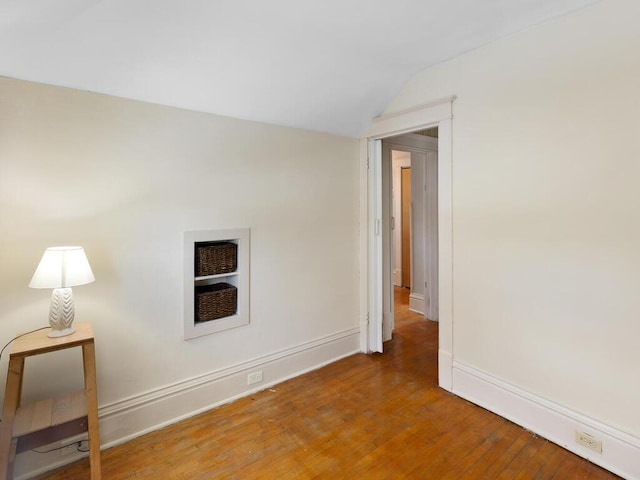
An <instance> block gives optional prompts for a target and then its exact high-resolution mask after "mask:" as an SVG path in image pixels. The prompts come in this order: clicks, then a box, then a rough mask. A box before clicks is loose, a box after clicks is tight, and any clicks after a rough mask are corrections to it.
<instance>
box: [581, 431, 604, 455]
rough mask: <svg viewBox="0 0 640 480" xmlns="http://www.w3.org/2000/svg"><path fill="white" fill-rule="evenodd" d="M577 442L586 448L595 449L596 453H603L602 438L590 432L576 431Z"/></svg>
mask: <svg viewBox="0 0 640 480" xmlns="http://www.w3.org/2000/svg"><path fill="white" fill-rule="evenodd" d="M576 442H577V443H578V444H579V445H582V446H583V447H584V448H588V449H589V450H593V451H594V452H596V453H600V454H601V453H602V440H600V439H599V438H596V437H593V436H591V435H589V434H588V433H585V432H578V431H576Z"/></svg>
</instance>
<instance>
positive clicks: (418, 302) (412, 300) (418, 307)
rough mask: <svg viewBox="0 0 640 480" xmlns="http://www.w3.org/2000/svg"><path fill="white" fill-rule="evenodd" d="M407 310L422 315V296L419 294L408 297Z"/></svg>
mask: <svg viewBox="0 0 640 480" xmlns="http://www.w3.org/2000/svg"><path fill="white" fill-rule="evenodd" d="M409 310H411V311H412V312H415V313H419V314H420V315H424V295H420V294H419V293H412V294H411V295H409Z"/></svg>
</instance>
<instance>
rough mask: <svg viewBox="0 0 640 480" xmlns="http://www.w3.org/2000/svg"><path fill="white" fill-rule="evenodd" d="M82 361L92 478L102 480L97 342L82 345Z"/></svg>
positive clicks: (92, 479)
mask: <svg viewBox="0 0 640 480" xmlns="http://www.w3.org/2000/svg"><path fill="white" fill-rule="evenodd" d="M82 361H83V365H84V389H85V392H86V394H87V417H88V423H89V425H88V431H89V462H90V464H91V480H100V479H101V478H102V473H101V469H100V431H99V428H98V388H97V382H96V356H95V344H94V343H93V342H91V343H85V344H84V345H82ZM0 480H1V479H0Z"/></svg>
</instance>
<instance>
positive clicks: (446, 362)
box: [438, 350, 453, 392]
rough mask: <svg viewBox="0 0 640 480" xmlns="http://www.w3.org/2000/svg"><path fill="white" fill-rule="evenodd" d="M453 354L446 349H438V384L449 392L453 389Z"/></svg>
mask: <svg viewBox="0 0 640 480" xmlns="http://www.w3.org/2000/svg"><path fill="white" fill-rule="evenodd" d="M452 369H453V355H451V353H450V352H445V351H444V350H438V386H439V387H440V388H443V389H444V390H446V391H448V392H452V391H453V378H452Z"/></svg>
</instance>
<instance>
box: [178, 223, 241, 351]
mask: <svg viewBox="0 0 640 480" xmlns="http://www.w3.org/2000/svg"><path fill="white" fill-rule="evenodd" d="M249 241H250V231H249V229H248V228H237V229H226V230H200V231H191V232H184V339H185V340H189V339H191V338H196V337H200V336H202V335H209V334H212V333H216V332H221V331H223V330H228V329H230V328H235V327H240V326H242V325H247V324H249Z"/></svg>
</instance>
